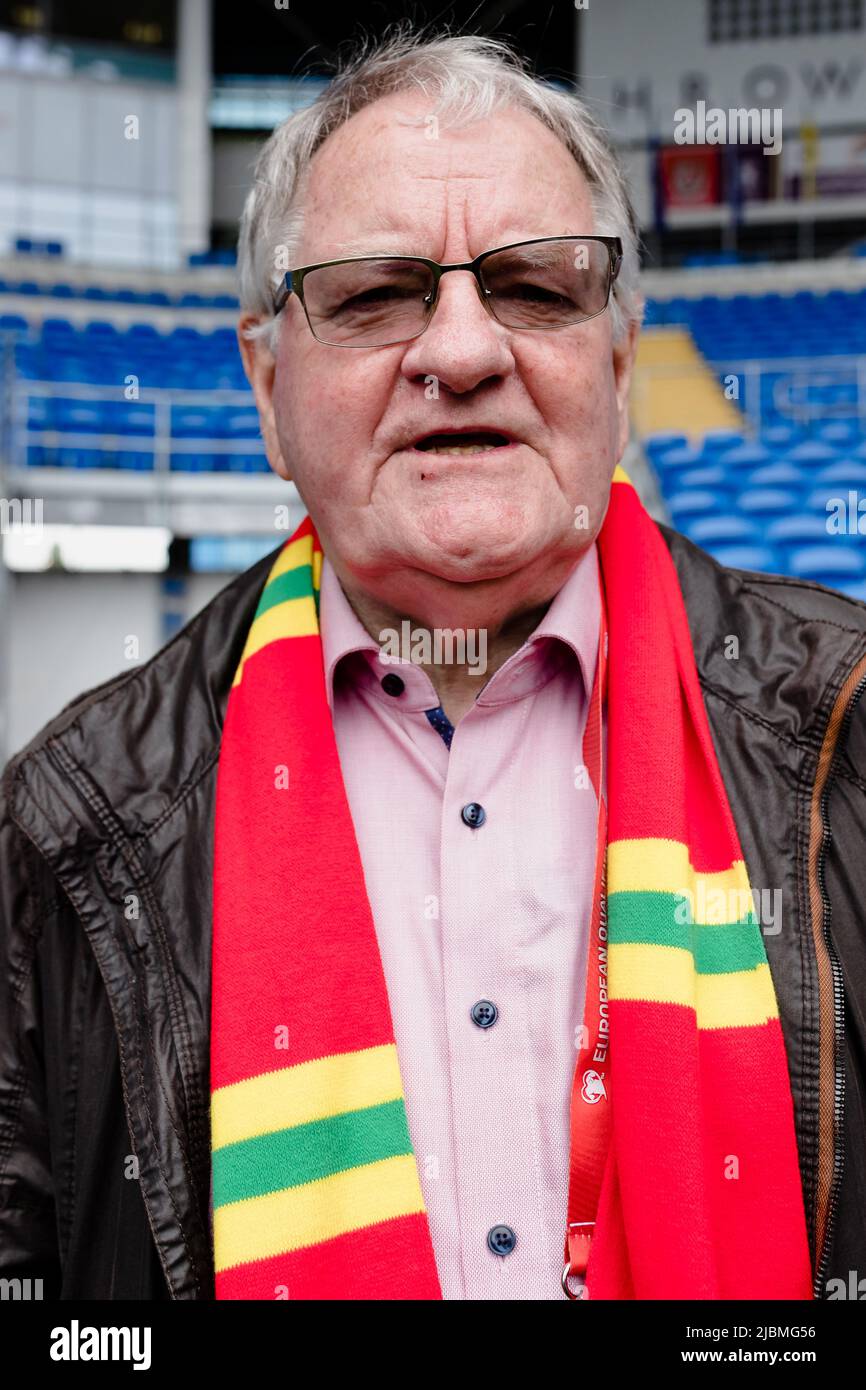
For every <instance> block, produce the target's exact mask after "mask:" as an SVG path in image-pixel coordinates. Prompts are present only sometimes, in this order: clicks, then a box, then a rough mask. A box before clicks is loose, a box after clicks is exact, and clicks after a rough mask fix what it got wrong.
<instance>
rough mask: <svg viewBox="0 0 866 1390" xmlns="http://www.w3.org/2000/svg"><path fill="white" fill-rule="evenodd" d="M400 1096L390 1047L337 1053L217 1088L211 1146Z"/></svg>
mask: <svg viewBox="0 0 866 1390" xmlns="http://www.w3.org/2000/svg"><path fill="white" fill-rule="evenodd" d="M402 1097H403V1085H402V1081H401V1077H400V1065H399V1062H398V1060H397V1048H396V1046H395V1044H394V1043H383V1044H382V1045H381V1046H380V1047H367V1048H364V1049H363V1050H362V1051H360V1052H339V1053H337V1054H336V1055H335V1056H332V1057H319V1058H316V1059H315V1060H314V1061H312V1062H300V1063H298V1064H297V1065H296V1066H293V1067H281V1068H280V1070H279V1071H269V1072H265V1073H264V1074H263V1075H261V1076H253V1077H251V1078H250V1079H249V1080H248V1081H236V1082H235V1083H234V1084H233V1085H231V1086H221V1087H219V1088H218V1089H217V1090H215V1091H214V1092H213V1095H212V1096H211V1146H212V1148H213V1149H219V1148H222V1147H223V1146H224V1145H225V1144H236V1143H238V1142H239V1141H240V1140H242V1139H251V1138H253V1137H254V1136H255V1135H257V1134H271V1133H273V1132H274V1131H275V1130H279V1129H290V1128H291V1127H292V1126H293V1125H304V1124H308V1123H309V1122H310V1121H311V1120H325V1119H328V1118H329V1117H330V1116H331V1115H340V1114H343V1113H345V1112H346V1111H348V1110H361V1109H363V1108H364V1107H365V1106H369V1105H382V1104H384V1103H385V1102H387V1101H391V1100H399V1099H402Z"/></svg>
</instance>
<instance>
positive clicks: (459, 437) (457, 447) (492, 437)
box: [412, 430, 514, 454]
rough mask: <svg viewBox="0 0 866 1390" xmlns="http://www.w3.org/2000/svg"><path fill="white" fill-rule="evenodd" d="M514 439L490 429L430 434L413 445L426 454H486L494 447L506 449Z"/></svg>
mask: <svg viewBox="0 0 866 1390" xmlns="http://www.w3.org/2000/svg"><path fill="white" fill-rule="evenodd" d="M513 443H514V441H513V440H512V439H509V438H508V437H507V436H506V435H504V434H494V433H493V432H490V431H486V430H483V431H478V432H467V433H465V434H458V433H456V432H455V433H454V434H428V435H425V436H424V438H423V439H417V440H416V441H415V443H414V445H413V446H412V447H413V448H414V449H418V450H419V451H420V452H422V453H425V454H486V453H490V451H491V450H493V449H505V448H507V447H508V445H509V444H513Z"/></svg>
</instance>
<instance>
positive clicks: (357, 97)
mask: <svg viewBox="0 0 866 1390" xmlns="http://www.w3.org/2000/svg"><path fill="white" fill-rule="evenodd" d="M406 91H421V92H423V93H425V95H427V94H435V95H436V96H438V98H439V100H438V105H436V107H435V108H434V109H433V110H432V111H431V113H430V115H431V116H435V118H436V119H437V120H439V121H442V122H447V123H450V124H451V125H452V126H457V125H461V124H469V123H470V122H472V121H474V120H482V119H484V118H485V117H486V116H489V115H490V114H491V113H492V112H494V111H497V110H501V109H502V108H504V107H518V108H521V109H523V110H525V111H528V112H530V113H531V114H532V115H533V116H535V117H536V118H537V119H538V120H540V121H541V122H542V123H543V124H544V125H545V126H547V128H548V129H549V130H551V131H552V132H553V134H554V135H556V136H557V137H558V138H559V139H560V140H561V141H562V142H563V144H564V145H565V146H566V148H567V149H568V150H569V151H570V152H571V154H572V155H573V157H574V159H575V160H576V162H577V164H578V166H579V168H580V169H581V171H582V173H583V175H584V178H585V179H586V181H587V184H588V185H589V192H590V200H591V206H592V210H593V216H594V219H595V234H596V235H598V236H619V237H621V238H622V246H623V260H622V265H621V267H620V272H619V275H618V277H617V280H616V282H615V284H614V290H613V295H612V296H611V303H610V312H611V315H612V317H613V337H614V341H615V342H618V341H619V340H620V339H621V338H622V337H623V335H624V334H625V332H626V331H627V329H628V326H629V324H630V323H632V322H636V323H638V324H640V322H641V321H642V319H643V312H644V300H643V296H642V295H641V293H640V290H639V285H638V282H639V273H640V267H639V239H640V229H639V226H638V221H637V217H636V215H635V211H634V207H633V205H632V201H631V197H630V194H629V190H628V185H627V183H626V179H625V175H624V173H623V170H622V166H621V164H620V161H619V158H618V156H617V154H616V152H615V151H614V149H613V147H612V145H611V142H610V139H609V137H608V135H607V133H606V131H605V130H604V128H603V127H602V125H601V124H600V122H599V121H598V120H597V119H596V118H595V116H594V115H593V114H592V113H591V111H590V110H589V108H588V106H587V105H586V104H585V102H583V101H582V100H581V99H580V98H579V97H577V96H575V95H573V94H572V93H571V92H566V91H561V90H559V89H557V88H556V87H553V86H551V85H550V84H548V83H547V82H544V81H541V80H540V79H539V78H537V77H535V76H533V74H532V73H531V71H530V70H529V67H528V63H527V61H526V60H525V59H524V58H523V57H522V56H521V55H520V54H518V53H517V52H515V51H514V50H513V49H512V48H511V47H509V45H508V44H506V43H503V42H502V41H501V40H499V39H493V38H488V37H485V36H481V35H446V36H444V37H441V36H440V37H433V38H430V37H427V36H426V35H424V34H421V33H419V32H418V31H417V30H415V29H413V28H412V27H411V26H410V27H409V28H405V27H401V26H398V27H397V29H396V30H395V31H392V32H391V34H390V35H389V36H388V37H386V38H385V39H384V40H382V41H376V40H375V39H372V38H371V39H369V40H368V41H367V42H366V44H365V43H362V44H361V45H360V46H359V47H358V48H356V49H355V50H354V52H353V53H352V55H351V57H350V59H349V60H348V62H346V63H345V64H344V65H343V66H342V67H341V68H340V70H339V71H338V73H337V74H336V76H335V77H334V78H333V79H332V80H331V81H330V82H329V84H328V86H327V87H326V88H325V89H324V90H323V91H322V92H321V93H320V95H319V96H318V97H317V98H316V100H315V101H314V102H313V103H312V104H311V105H310V106H308V107H306V108H304V109H303V110H301V111H297V112H295V113H294V115H292V116H289V118H288V120H285V121H283V123H282V125H279V126H277V128H276V129H275V130H274V131H273V133H272V134H271V135H270V137H269V138H268V140H267V141H266V143H265V144H264V145H263V147H262V149H261V151H260V153H259V157H258V160H257V161H256V167H255V176H254V181H253V187H252V189H251V191H250V193H249V195H248V197H247V200H246V203H245V206H244V211H243V215H242V217H241V224H240V236H239V241H238V271H239V275H240V302H241V309H242V311H243V312H245V313H250V314H255V315H258V316H261V321H260V322H259V323H258V324H257V325H255V326H254V327H251V328H248V329H246V330H245V336H246V337H249V338H258V337H265V338H266V339H267V341H268V343H269V345H270V347H271V349H272V350H274V349H275V347H276V339H277V329H278V319H277V318H275V317H274V313H273V296H274V293H275V291H276V290H277V289H278V287H279V285H280V282H281V280H282V276H283V271H281V270H279V269H278V268H277V252H278V250H279V251H281V252H282V254H283V255H284V256H285V257H286V258H287V260H286V264H285V266H284V269H289V268H291V266H292V264H293V260H292V257H293V256H294V254H295V252H296V248H297V246H298V244H299V241H300V233H301V228H302V225H303V196H304V191H305V185H306V180H307V176H308V173H309V166H310V161H311V160H312V158H313V155H314V154H315V153H316V150H317V149H318V148H319V146H320V145H322V144H323V143H324V141H325V140H326V139H327V138H328V136H329V135H330V134H332V132H333V131H335V130H336V129H338V127H339V126H341V125H343V124H344V123H345V122H346V121H348V120H349V118H350V117H351V116H353V115H354V114H355V112H356V111H360V110H362V109H363V108H364V107H365V106H369V105H370V104H371V103H372V102H374V101H376V100H377V99H378V98H379V97H384V96H388V95H390V94H391V93H394V92H406ZM426 119H429V117H427V118H425V120H426ZM383 249H384V248H383Z"/></svg>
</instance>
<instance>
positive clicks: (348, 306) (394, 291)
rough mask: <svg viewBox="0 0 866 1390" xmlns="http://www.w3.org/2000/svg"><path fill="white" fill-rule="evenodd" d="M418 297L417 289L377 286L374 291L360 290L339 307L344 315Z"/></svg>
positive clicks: (400, 286) (401, 286)
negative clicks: (356, 310) (355, 310)
mask: <svg viewBox="0 0 866 1390" xmlns="http://www.w3.org/2000/svg"><path fill="white" fill-rule="evenodd" d="M417 296H418V290H417V289H408V288H406V287H405V286H403V285H376V287H375V288H374V289H369V290H360V291H359V292H358V293H357V294H353V295H350V296H349V298H348V299H345V300H343V302H342V304H340V305H339V310H340V312H341V313H344V312H351V311H352V310H354V309H368V308H372V309H375V308H378V307H379V306H380V305H382V304H393V303H395V302H398V301H400V300H403V299H413V298H417Z"/></svg>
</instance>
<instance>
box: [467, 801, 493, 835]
mask: <svg viewBox="0 0 866 1390" xmlns="http://www.w3.org/2000/svg"><path fill="white" fill-rule="evenodd" d="M460 815H461V817H462V819H463V824H464V825H468V826H469V827H470V829H472V830H476V829H477V828H478V826H479V825H483V824H484V822H485V821H486V819H487V812H486V811H485V809H484V807H483V806H481V805H480V804H479V803H478V802H477V801H470V802H468V803H467V804H466V805H465V806H464V807H463V810H462V811H461V812H460Z"/></svg>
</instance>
